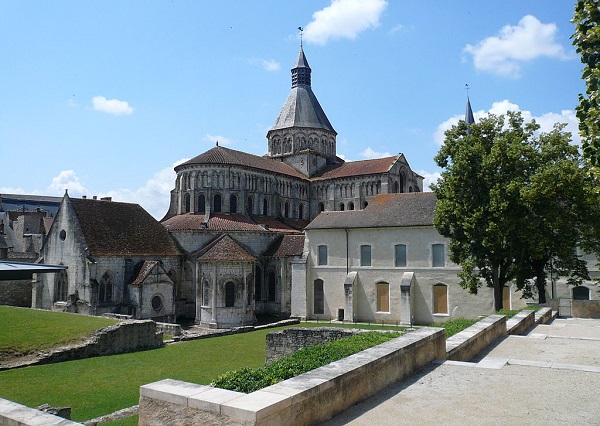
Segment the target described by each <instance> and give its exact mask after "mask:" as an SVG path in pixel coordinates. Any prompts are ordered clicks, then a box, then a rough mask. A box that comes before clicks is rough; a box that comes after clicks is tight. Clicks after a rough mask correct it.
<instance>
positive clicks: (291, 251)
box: [264, 235, 304, 257]
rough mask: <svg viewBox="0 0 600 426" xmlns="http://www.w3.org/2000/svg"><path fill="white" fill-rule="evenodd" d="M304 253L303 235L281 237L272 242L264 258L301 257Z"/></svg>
mask: <svg viewBox="0 0 600 426" xmlns="http://www.w3.org/2000/svg"><path fill="white" fill-rule="evenodd" d="M303 251H304V235H282V236H281V238H278V239H276V240H275V241H273V243H272V244H271V246H270V247H269V248H268V249H267V250H266V251H265V253H264V255H265V256H279V257H282V256H302V253H303Z"/></svg>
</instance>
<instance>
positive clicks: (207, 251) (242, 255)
mask: <svg viewBox="0 0 600 426" xmlns="http://www.w3.org/2000/svg"><path fill="white" fill-rule="evenodd" d="M191 255H192V256H193V257H195V258H196V260H198V261H201V262H214V261H217V262H218V261H231V262H239V261H242V262H253V261H254V260H256V257H255V256H254V255H252V254H251V253H250V252H248V250H246V249H245V248H244V247H242V246H241V244H240V243H238V242H237V241H235V240H234V239H233V238H231V237H230V236H229V235H228V234H222V235H220V236H218V237H217V238H215V239H214V240H212V241H211V242H210V243H208V244H207V245H206V246H204V247H203V248H202V249H200V250H198V251H195V252H193V253H191Z"/></svg>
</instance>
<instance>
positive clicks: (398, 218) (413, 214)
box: [306, 192, 437, 230]
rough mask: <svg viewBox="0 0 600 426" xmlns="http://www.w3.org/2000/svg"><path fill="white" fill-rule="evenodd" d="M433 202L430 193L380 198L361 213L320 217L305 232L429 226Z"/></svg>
mask: <svg viewBox="0 0 600 426" xmlns="http://www.w3.org/2000/svg"><path fill="white" fill-rule="evenodd" d="M436 201H437V199H436V197H435V194H434V193H433V192H413V193H410V194H382V195H378V196H377V197H375V198H373V199H372V200H371V202H370V203H369V205H368V206H367V207H366V208H365V209H364V210H353V211H335V212H323V213H320V214H319V215H318V216H317V217H316V218H315V219H314V220H313V221H312V222H311V223H310V224H309V225H308V226H307V227H306V229H307V230H311V229H343V228H387V227H405V226H432V225H433V218H434V215H435V203H436Z"/></svg>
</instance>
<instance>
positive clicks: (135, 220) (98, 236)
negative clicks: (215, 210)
mask: <svg viewBox="0 0 600 426" xmlns="http://www.w3.org/2000/svg"><path fill="white" fill-rule="evenodd" d="M70 202H71V205H72V206H73V209H74V211H75V214H76V216H77V219H78V220H79V223H80V225H81V230H82V232H83V234H84V236H85V240H86V242H87V244H88V248H89V249H90V255H91V256H110V255H114V256H133V255H140V256H141V255H155V256H158V255H162V256H177V255H180V254H181V253H180V252H179V250H178V248H177V246H176V245H175V243H174V241H173V239H172V238H171V236H170V235H169V233H168V232H167V231H166V230H165V228H164V227H163V226H162V225H161V224H160V223H159V222H158V221H157V220H156V219H154V218H153V217H152V216H151V215H150V214H149V213H148V212H147V211H146V210H144V209H143V208H142V207H141V206H140V205H138V204H130V203H118V202H115V201H103V200H102V201H101V200H90V199H79V198H70Z"/></svg>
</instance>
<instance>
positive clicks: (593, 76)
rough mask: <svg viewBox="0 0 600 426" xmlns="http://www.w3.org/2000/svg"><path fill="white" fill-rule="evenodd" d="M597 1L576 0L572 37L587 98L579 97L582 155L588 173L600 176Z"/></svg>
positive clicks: (599, 20)
mask: <svg viewBox="0 0 600 426" xmlns="http://www.w3.org/2000/svg"><path fill="white" fill-rule="evenodd" d="M599 7H600V1H598V0H579V1H577V3H576V4H575V13H574V15H573V19H572V21H571V22H573V23H574V24H575V33H574V34H573V36H572V37H571V38H572V39H573V45H574V46H575V47H576V50H577V53H578V54H579V55H580V56H581V62H582V63H583V64H584V67H583V70H582V78H583V80H585V84H586V96H584V95H582V94H580V95H579V105H578V106H577V108H576V110H577V118H578V119H579V132H580V134H581V137H582V148H583V155H584V157H585V158H586V159H587V160H588V161H589V163H590V165H591V170H592V171H593V172H594V174H595V175H596V176H599V175H600V168H599V167H600V9H599Z"/></svg>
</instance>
